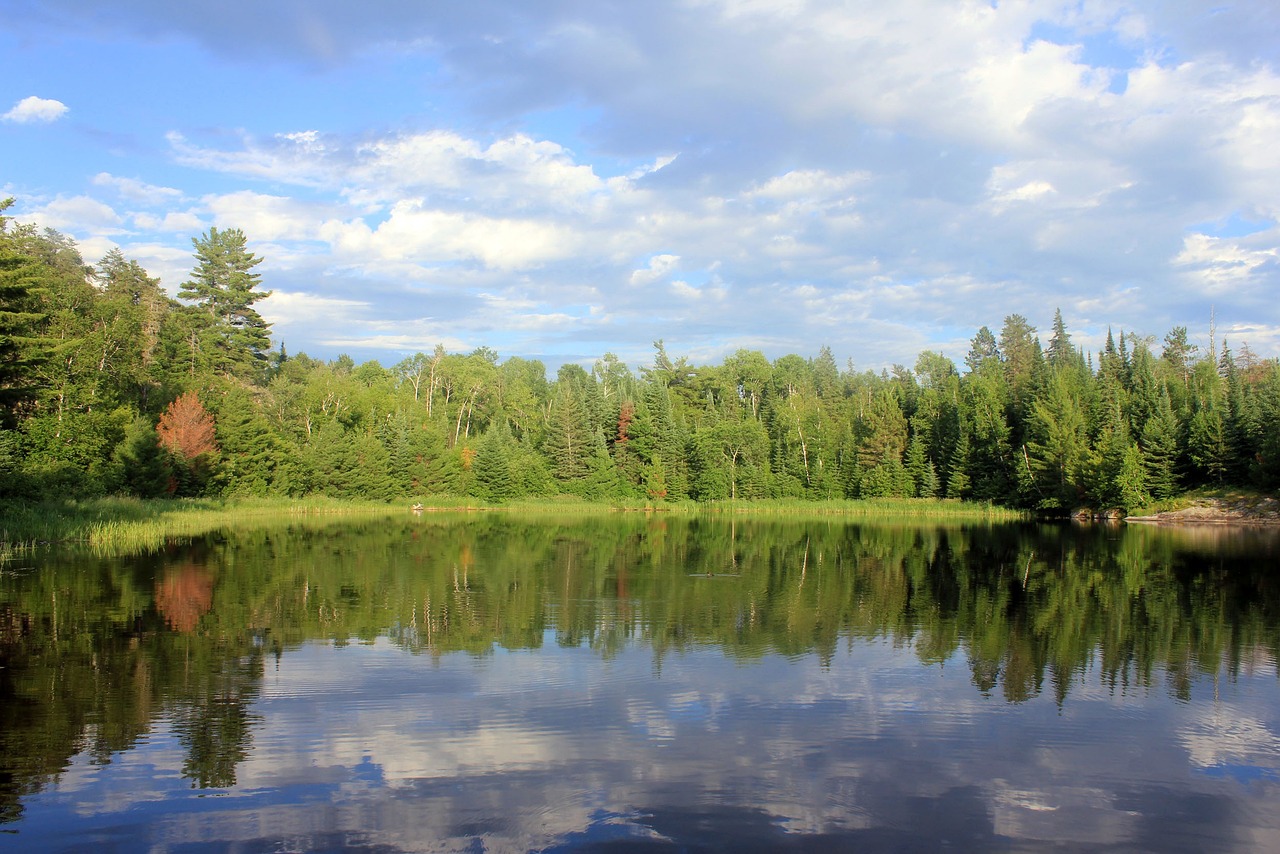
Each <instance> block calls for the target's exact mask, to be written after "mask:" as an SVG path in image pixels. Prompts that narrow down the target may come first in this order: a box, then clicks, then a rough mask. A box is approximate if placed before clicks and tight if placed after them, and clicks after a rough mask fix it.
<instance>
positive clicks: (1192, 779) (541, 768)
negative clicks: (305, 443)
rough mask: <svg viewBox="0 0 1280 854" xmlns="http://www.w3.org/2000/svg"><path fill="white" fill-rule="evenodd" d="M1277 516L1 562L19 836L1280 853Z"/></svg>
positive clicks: (459, 528) (352, 543)
mask: <svg viewBox="0 0 1280 854" xmlns="http://www.w3.org/2000/svg"><path fill="white" fill-rule="evenodd" d="M1278 557H1280V541H1278V540H1277V535H1276V533H1275V532H1274V531H1266V530H1258V529H1226V528H1189V529H1162V528H1150V527H1138V526H1130V527H1123V526H1107V525H1098V526H1075V525H1038V524H1016V525H968V526H964V525H946V526H941V527H940V526H937V525H921V524H913V523H890V522H884V523H875V524H872V523H866V522H861V521H849V520H847V519H841V518H835V517H831V518H821V517H819V518H809V519H797V518H789V517H787V518H783V517H778V518H758V519H748V518H737V519H732V518H725V517H713V516H680V515H676V514H652V515H644V514H612V515H601V516H586V517H573V518H566V519H558V518H556V517H554V516H550V515H548V516H541V515H539V516H537V517H521V516H514V515H505V514H500V513H491V514H485V515H465V514H431V513H428V514H425V515H421V516H410V515H409V514H407V513H406V514H405V516H404V517H403V518H401V517H391V518H389V519H379V520H365V521H348V522H334V523H329V524H320V523H311V524H304V523H301V522H300V523H298V524H295V525H292V526H290V527H276V528H269V529H265V530H244V531H225V532H221V533H219V534H217V535H215V536H210V537H207V538H202V539H199V540H197V541H195V542H191V543H186V544H181V545H173V546H171V547H170V548H168V549H167V550H165V551H164V552H162V553H158V554H149V555H144V556H135V557H116V556H110V555H100V554H94V553H92V552H89V551H86V550H83V549H80V550H55V551H51V552H47V553H46V552H41V553H39V554H37V555H35V556H29V557H25V558H24V557H18V558H16V559H14V560H12V561H10V562H8V563H7V564H5V565H4V567H3V574H2V575H0V850H18V851H26V850H30V851H42V852H43V851H73V850H74V851H83V850H95V849H96V850H101V851H113V850H114V851H138V850H146V851H157V852H200V851H326V850H365V851H375V852H400V851H579V850H581V851H612V850H619V851H646V850H663V849H667V850H680V851H719V850H732V851H774V850H793V851H829V850H857V851H937V850H956V851H1043V850H1046V849H1055V850H1064V851H1096V850H1108V851H1210V850H1212V851H1263V850H1271V851H1277V850H1280V678H1278V676H1280V672H1278V671H1277V652H1278V651H1280V561H1278Z"/></svg>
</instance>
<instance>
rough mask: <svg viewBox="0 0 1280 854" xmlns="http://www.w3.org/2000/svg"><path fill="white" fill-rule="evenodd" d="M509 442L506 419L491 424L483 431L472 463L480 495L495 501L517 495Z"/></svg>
mask: <svg viewBox="0 0 1280 854" xmlns="http://www.w3.org/2000/svg"><path fill="white" fill-rule="evenodd" d="M512 444H513V440H512V438H511V431H510V430H509V429H508V428H507V425H506V423H505V422H501V421H500V422H497V423H494V424H491V425H489V429H487V430H485V433H484V437H483V438H482V439H481V440H480V444H479V445H478V446H477V447H476V455H475V460H474V462H473V463H472V472H473V473H474V474H475V482H476V492H477V494H478V495H479V497H481V498H484V499H486V500H487V501H492V502H495V503H501V502H503V501H507V500H509V499H511V498H514V497H516V494H517V493H516V483H515V479H514V478H513V477H512V476H511V456H512V453H511V452H512Z"/></svg>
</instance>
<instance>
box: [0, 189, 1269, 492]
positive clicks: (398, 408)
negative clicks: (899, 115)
mask: <svg viewBox="0 0 1280 854" xmlns="http://www.w3.org/2000/svg"><path fill="white" fill-rule="evenodd" d="M0 210H3V208H2V207H0ZM247 243H248V241H247V238H246V236H245V234H244V233H243V232H242V231H240V230H239V229H236V228H227V229H219V228H211V229H209V231H208V232H207V233H205V234H204V235H202V236H200V237H198V238H195V239H194V240H193V246H194V248H195V253H194V258H195V263H194V266H193V269H192V272H191V275H190V277H189V278H188V279H187V280H186V281H185V282H183V283H182V285H181V287H180V289H179V291H178V296H179V299H173V298H170V297H168V296H166V295H165V293H164V291H163V289H162V288H161V284H160V282H159V281H158V280H156V279H155V278H153V277H151V276H150V275H149V274H148V273H147V272H146V270H144V269H143V268H142V267H141V266H140V265H139V264H138V263H137V262H136V261H132V260H130V259H127V258H125V257H124V255H123V254H122V253H121V252H120V251H119V250H113V251H112V252H110V253H108V254H107V255H106V257H104V258H103V259H101V261H100V262H99V263H98V264H97V265H96V266H94V267H90V266H87V265H86V264H85V263H84V261H83V260H82V259H81V258H80V255H79V252H78V250H77V249H76V247H75V245H74V243H73V242H72V241H70V240H68V239H67V238H65V237H64V236H62V235H60V234H58V233H56V232H52V231H45V232H43V233H41V232H37V231H36V229H34V227H31V226H18V225H14V224H13V223H12V222H11V221H9V220H8V219H6V218H3V217H0V416H2V417H3V422H4V423H2V424H0V494H3V495H8V496H18V497H39V496H43V495H58V496H66V495H73V496H88V495H98V494H106V493H116V492H124V493H130V492H132V493H135V494H140V495H142V494H147V495H151V494H158V493H163V492H165V491H168V492H174V491H180V492H183V493H185V494H226V495H242V494H250V495H271V494H276V495H303V494H308V493H328V494H334V495H345V496H364V497H375V498H378V499H385V500H394V499H398V498H408V497H414V498H422V497H425V496H428V495H431V494H443V493H452V494H465V495H473V496H475V497H477V498H480V499H483V500H486V501H503V500H507V499H509V498H514V497H520V496H553V495H560V494H564V495H575V496H581V497H588V498H601V499H612V498H635V499H642V500H651V501H673V500H688V499H692V500H708V499H721V498H755V497H778V498H799V499H825V498H854V497H865V496H899V497H911V496H921V497H933V496H936V497H948V498H967V499H977V500H986V501H993V502H999V503H1003V504H1009V505H1014V506H1020V507H1028V508H1035V509H1039V510H1043V511H1046V512H1052V513H1060V512H1064V511H1070V510H1073V509H1075V508H1077V507H1092V508H1096V509H1106V508H1113V507H1119V508H1125V507H1134V506H1137V505H1141V504H1143V503H1145V502H1148V501H1150V500H1152V499H1161V498H1166V497H1169V496H1170V495H1172V494H1174V493H1176V492H1177V491H1179V490H1183V489H1188V488H1192V487H1195V486H1199V485H1203V484H1227V483H1237V484H1249V485H1255V486H1259V487H1262V488H1266V489H1274V488H1276V487H1278V486H1280V439H1277V438H1276V437H1277V436H1280V362H1278V361H1277V360H1276V359H1275V358H1261V357H1259V356H1258V355H1257V354H1255V353H1254V352H1253V351H1252V350H1250V349H1249V348H1248V345H1247V344H1244V343H1243V342H1241V345H1240V347H1239V349H1238V350H1233V349H1232V348H1231V347H1230V346H1228V344H1227V343H1226V342H1223V343H1222V346H1221V347H1220V348H1219V347H1218V346H1217V344H1216V342H1215V345H1214V346H1213V347H1211V348H1208V349H1207V350H1206V351H1204V352H1201V351H1199V350H1197V349H1196V347H1195V346H1194V345H1192V344H1191V343H1190V337H1189V334H1188V332H1187V330H1186V328H1184V327H1177V328H1175V329H1173V330H1171V331H1170V332H1169V333H1168V334H1167V335H1166V336H1165V337H1164V346H1163V349H1161V350H1160V351H1159V352H1156V351H1155V350H1153V349H1152V348H1153V346H1154V345H1153V343H1152V342H1154V341H1156V340H1157V339H1156V338H1154V337H1142V336H1138V335H1135V334H1133V333H1127V332H1124V331H1112V332H1111V333H1109V335H1108V338H1107V341H1106V344H1105V346H1104V347H1103V348H1102V349H1101V350H1100V351H1099V352H1097V353H1086V352H1085V351H1083V350H1082V349H1080V348H1078V347H1077V346H1076V345H1075V344H1074V343H1073V339H1072V335H1071V332H1070V331H1069V329H1068V326H1067V323H1066V321H1065V319H1064V318H1063V316H1062V313H1061V311H1058V312H1055V314H1054V317H1053V320H1052V327H1051V331H1050V335H1049V337H1048V343H1047V346H1046V345H1042V343H1041V340H1040V337H1039V333H1038V332H1037V330H1036V328H1035V327H1034V326H1033V325H1032V324H1031V322H1030V321H1029V320H1028V319H1027V318H1026V317H1023V316H1022V315H1018V314H1011V315H1009V316H1008V317H1006V318H1004V319H1003V322H1002V323H1001V324H1000V325H999V329H1000V332H999V334H998V335H997V334H996V333H994V332H992V331H991V327H988V326H983V327H981V328H980V329H978V330H977V332H976V333H975V334H974V336H973V340H972V342H971V346H970V348H969V351H968V353H967V356H966V358H965V360H964V370H963V371H962V370H961V369H960V368H958V366H957V365H956V364H955V362H953V361H952V360H951V359H950V358H948V357H946V356H945V355H942V354H940V353H936V352H925V353H922V354H920V356H919V358H918V359H917V360H916V363H915V366H914V369H909V368H907V367H903V366H894V368H893V369H892V370H891V371H887V370H886V371H882V372H880V373H878V374H877V373H874V372H871V371H862V372H859V371H855V370H854V369H853V368H852V366H849V367H848V368H846V369H845V370H841V369H840V368H839V367H838V366H837V364H836V361H835V359H834V357H833V355H832V353H831V350H830V349H829V348H826V347H823V348H822V349H821V350H820V351H819V352H818V353H817V354H816V355H814V356H809V357H806V356H802V355H797V354H787V355H783V356H781V357H779V358H777V359H774V360H772V361H771V360H770V359H768V358H767V357H766V356H765V355H764V354H763V353H760V352H758V351H754V350H745V349H744V350H739V351H737V352H735V353H733V354H732V355H730V356H729V357H727V358H726V359H725V360H724V361H723V362H722V363H720V364H712V365H698V364H694V363H692V362H691V361H690V360H689V359H688V358H686V357H683V356H677V355H673V354H670V353H668V351H667V347H666V345H665V343H664V342H663V341H661V340H659V341H657V342H655V344H654V355H653V360H652V363H651V364H649V365H644V366H641V368H640V370H639V372H638V375H637V374H636V373H633V372H632V370H631V369H630V368H629V367H627V366H626V365H625V364H623V363H622V362H621V361H620V360H619V359H618V358H617V356H615V355H613V354H611V353H606V354H604V356H602V357H601V358H600V359H599V360H597V361H595V363H594V364H593V365H592V366H591V369H590V370H588V369H587V368H586V367H585V366H581V365H574V364H570V365H565V366H564V367H562V368H561V369H560V370H559V371H558V372H557V374H556V375H555V377H554V378H549V377H548V375H547V371H546V368H545V366H544V365H543V364H542V363H541V362H539V361H537V360H531V359H525V358H521V357H519V356H512V357H509V358H507V359H506V360H502V359H501V358H500V357H499V355H498V354H497V353H496V352H494V351H493V350H492V349H490V348H487V347H479V348H477V349H475V350H472V351H471V352H465V353H450V352H447V351H446V350H445V348H444V347H443V346H440V345H437V346H436V347H435V348H434V349H433V350H432V351H431V352H430V353H415V354H413V355H411V356H408V357H406V358H403V359H401V360H400V361H399V362H397V363H396V364H394V365H393V366H391V367H384V366H383V365H382V364H379V363H378V362H367V363H364V364H359V365H357V364H356V363H355V362H354V360H352V359H350V358H349V357H346V356H340V357H339V358H337V359H334V360H332V361H329V362H325V361H321V360H317V359H313V358H310V357H308V356H307V355H306V354H302V353H299V354H295V355H292V356H286V354H285V352H284V348H283V347H280V348H278V349H277V350H275V351H273V350H272V342H271V338H270V326H269V324H267V323H266V322H264V321H263V319H262V317H261V316H260V315H259V314H258V312H257V311H256V310H255V309H254V307H253V306H254V305H255V304H256V303H257V302H259V301H260V300H262V299H264V298H266V297H267V296H269V294H270V291H268V290H264V289H262V287H261V285H262V277H261V275H260V274H259V273H257V272H256V268H257V267H258V266H259V264H261V262H262V260H263V259H261V258H259V257H257V256H256V255H254V254H253V253H252V252H250V251H249V250H248V248H247ZM1095 365H1096V367H1094V366H1095ZM183 431H186V432H183ZM197 434H198V436H199V441H198V442H194V444H192V443H189V442H188V441H187V440H186V439H182V438H176V437H180V436H184V435H188V436H194V435H197ZM193 441H194V440H193ZM197 446H198V447H199V448H200V450H199V451H193V450H192V449H194V448H196V447H197Z"/></svg>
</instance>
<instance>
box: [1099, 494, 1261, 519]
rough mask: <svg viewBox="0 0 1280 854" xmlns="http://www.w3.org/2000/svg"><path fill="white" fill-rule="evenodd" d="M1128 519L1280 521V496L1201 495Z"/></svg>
mask: <svg viewBox="0 0 1280 854" xmlns="http://www.w3.org/2000/svg"><path fill="white" fill-rule="evenodd" d="M1125 521H1126V522H1138V523H1146V524H1154V525H1280V499H1276V498H1272V497H1268V496H1250V497H1248V498H1238V499H1223V498H1197V499H1195V500H1194V501H1193V502H1192V504H1191V506H1189V507H1183V508H1181V509H1179V510H1168V511H1165V512H1162V513H1155V514H1152V515H1150V516H1127V517H1125Z"/></svg>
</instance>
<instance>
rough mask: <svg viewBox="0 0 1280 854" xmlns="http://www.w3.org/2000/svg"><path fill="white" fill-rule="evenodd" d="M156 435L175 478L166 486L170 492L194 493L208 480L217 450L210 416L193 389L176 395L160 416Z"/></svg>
mask: <svg viewBox="0 0 1280 854" xmlns="http://www.w3.org/2000/svg"><path fill="white" fill-rule="evenodd" d="M156 435H158V436H159V437H160V445H161V447H163V448H165V449H167V450H168V451H169V453H170V454H172V455H173V459H174V462H175V463H176V464H177V465H176V466H175V468H177V469H178V475H179V476H178V477H177V478H175V479H174V481H173V483H172V484H171V485H170V489H169V491H170V493H179V494H194V493H196V492H199V490H200V488H201V487H203V485H204V482H205V481H206V480H207V479H208V472H209V468H210V465H211V464H212V461H213V458H214V457H215V456H217V453H218V440H217V437H216V435H215V433H214V426H213V416H212V415H210V414H209V411H208V410H207V409H205V408H204V405H203V404H201V403H200V398H199V397H197V396H196V393H195V392H194V391H189V392H187V393H186V394H184V395H182V396H181V397H179V398H178V399H177V400H175V401H174V402H173V403H171V404H169V408H168V409H166V410H165V411H164V414H163V415H161V416H160V423H159V424H157V425H156Z"/></svg>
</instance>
